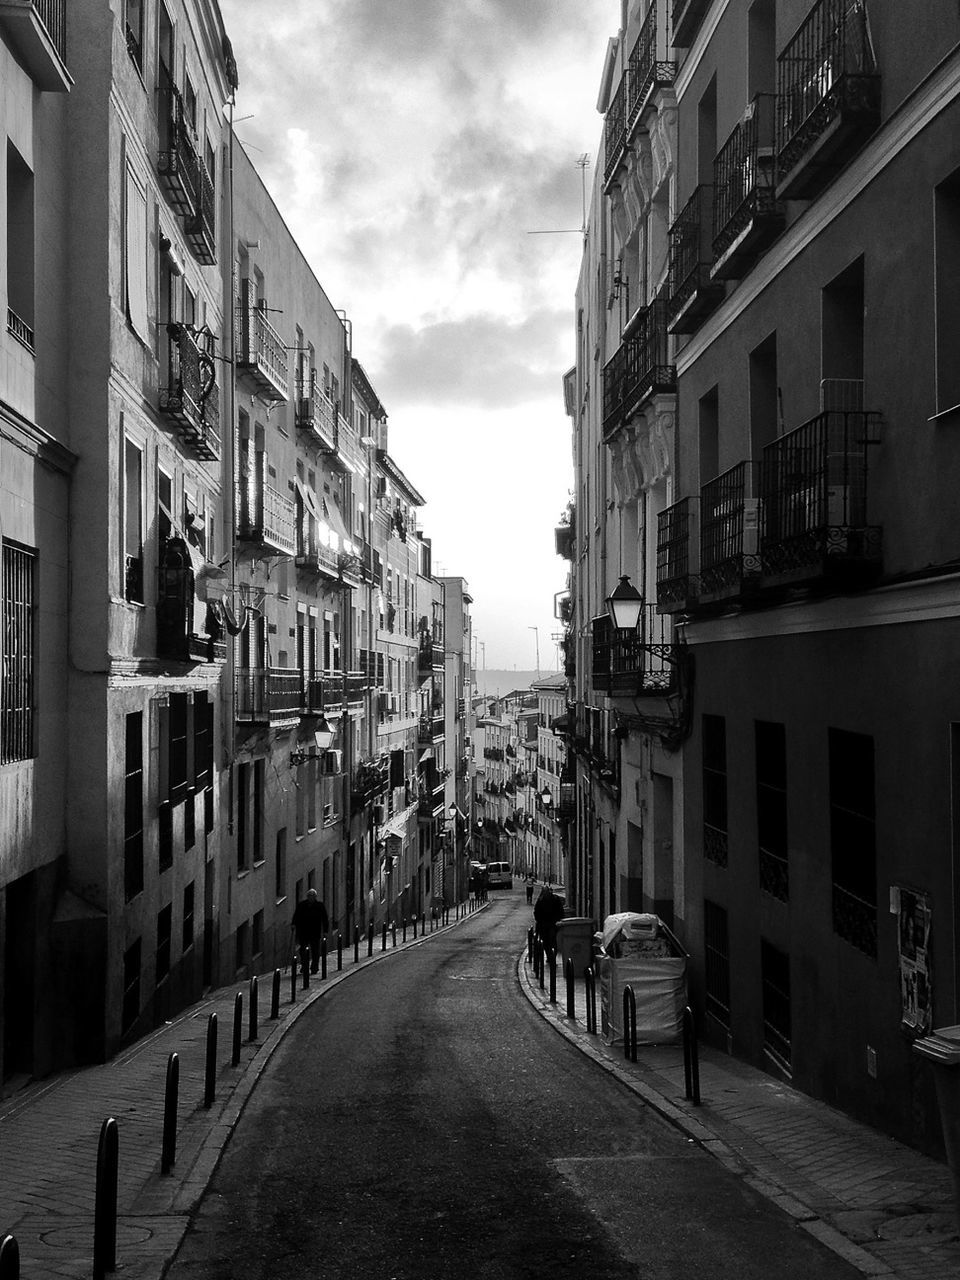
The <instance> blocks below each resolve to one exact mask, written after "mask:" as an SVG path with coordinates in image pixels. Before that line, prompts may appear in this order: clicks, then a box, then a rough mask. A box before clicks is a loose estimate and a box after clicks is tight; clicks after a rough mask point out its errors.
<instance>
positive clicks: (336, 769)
mask: <svg viewBox="0 0 960 1280" xmlns="http://www.w3.org/2000/svg"><path fill="white" fill-rule="evenodd" d="M322 772H323V773H343V752H342V751H325V752H324V753H323V768H322Z"/></svg>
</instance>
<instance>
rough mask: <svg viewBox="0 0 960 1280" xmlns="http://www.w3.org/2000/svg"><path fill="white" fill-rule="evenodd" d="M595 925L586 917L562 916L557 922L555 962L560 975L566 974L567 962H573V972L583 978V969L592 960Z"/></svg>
mask: <svg viewBox="0 0 960 1280" xmlns="http://www.w3.org/2000/svg"><path fill="white" fill-rule="evenodd" d="M594 929H595V925H594V923H593V921H592V920H590V919H589V918H588V917H587V916H564V918H563V919H562V920H558V921H557V961H558V965H559V968H560V971H561V973H565V972H566V967H567V961H568V960H572V961H573V972H574V973H575V974H576V976H577V977H578V978H582V977H583V971H584V969H586V968H588V967H589V965H590V964H591V963H592V960H593V933H594Z"/></svg>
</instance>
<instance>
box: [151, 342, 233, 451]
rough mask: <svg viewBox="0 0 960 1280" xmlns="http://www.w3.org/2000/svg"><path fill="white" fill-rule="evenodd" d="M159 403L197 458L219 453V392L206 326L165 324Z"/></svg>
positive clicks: (211, 344) (161, 409)
mask: <svg viewBox="0 0 960 1280" xmlns="http://www.w3.org/2000/svg"><path fill="white" fill-rule="evenodd" d="M159 404H160V412H161V413H165V414H166V415H167V416H168V417H170V418H172V419H173V421H174V422H175V423H176V425H177V429H178V430H179V432H180V434H181V436H182V437H183V439H184V440H185V442H186V443H187V445H188V446H189V447H190V449H191V451H192V452H193V453H194V454H196V456H197V457H198V458H202V459H203V460H204V461H206V462H212V461H215V460H216V459H217V458H219V457H220V392H219V389H218V387H217V374H216V365H215V364H214V361H213V335H212V334H211V333H210V331H209V330H208V329H194V328H193V326H192V325H188V324H168V325H167V380H166V385H165V386H162V387H161V388H160V398H159Z"/></svg>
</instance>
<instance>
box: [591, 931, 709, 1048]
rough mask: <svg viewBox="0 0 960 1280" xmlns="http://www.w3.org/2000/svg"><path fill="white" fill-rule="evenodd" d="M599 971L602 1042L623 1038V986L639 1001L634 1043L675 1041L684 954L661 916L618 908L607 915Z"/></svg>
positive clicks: (679, 1029) (682, 1000)
mask: <svg viewBox="0 0 960 1280" xmlns="http://www.w3.org/2000/svg"><path fill="white" fill-rule="evenodd" d="M600 943H601V945H600V955H599V957H598V959H597V974H598V978H599V983H598V985H599V989H600V1032H601V1036H602V1038H603V1040H604V1042H605V1043H606V1044H615V1043H616V1042H617V1041H618V1040H622V1039H623V1026H622V1022H623V990H624V987H627V986H629V987H630V988H631V989H632V990H633V994H634V998H635V1000H636V1004H637V1042H638V1043H639V1044H674V1043H679V1042H680V1040H681V1038H682V1036H683V1010H684V1008H685V1006H686V1003H687V955H686V952H685V951H684V950H683V947H682V946H681V945H680V943H679V941H678V940H677V939H676V938H675V937H674V935H673V933H671V931H670V930H669V929H668V928H667V926H666V925H665V924H664V922H663V921H662V920H661V919H660V918H659V916H655V915H650V914H644V913H641V912H636V911H621V912H618V913H616V914H614V915H610V916H607V918H606V920H604V922H603V930H602V932H601V937H600Z"/></svg>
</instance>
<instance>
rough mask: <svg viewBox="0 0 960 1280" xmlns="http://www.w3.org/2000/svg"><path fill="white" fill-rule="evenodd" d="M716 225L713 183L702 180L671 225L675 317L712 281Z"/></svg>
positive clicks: (671, 288)
mask: <svg viewBox="0 0 960 1280" xmlns="http://www.w3.org/2000/svg"><path fill="white" fill-rule="evenodd" d="M712 229H713V187H712V186H708V185H705V184H701V185H700V186H699V187H696V188H695V190H694V192H693V195H692V196H691V197H690V199H689V200H688V201H687V203H686V204H685V205H684V206H683V208H682V209H681V211H680V213H679V214H678V216H677V217H676V219H675V220H674V222H673V224H672V226H671V227H670V233H669V240H670V248H669V273H668V277H667V296H668V299H669V315H670V317H671V318H672V317H673V316H675V315H676V314H677V313H678V312H679V311H680V310H682V308H683V307H684V306H685V305H686V304H687V302H688V301H689V300H690V298H691V297H692V295H693V294H694V293H696V291H697V289H698V288H699V287H700V285H701V284H704V283H707V282H708V272H709V268H710V264H711V262H712V261H713V257H712Z"/></svg>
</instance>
